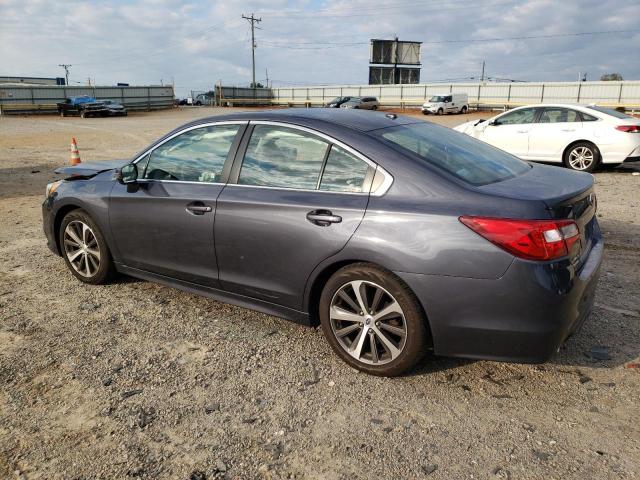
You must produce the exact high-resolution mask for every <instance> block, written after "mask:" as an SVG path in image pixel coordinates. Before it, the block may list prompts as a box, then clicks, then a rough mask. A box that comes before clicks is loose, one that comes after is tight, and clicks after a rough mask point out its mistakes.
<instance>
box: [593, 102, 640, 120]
mask: <svg viewBox="0 0 640 480" xmlns="http://www.w3.org/2000/svg"><path fill="white" fill-rule="evenodd" d="M586 108H589V109H591V110H595V111H596V112H600V113H606V114H607V115H611V116H612V117H616V118H625V119H626V118H631V119H633V120H636V118H635V117H632V116H631V115H627V114H626V113H622V112H618V111H617V110H614V109H612V108H605V107H598V106H595V105H590V106H588V107H586Z"/></svg>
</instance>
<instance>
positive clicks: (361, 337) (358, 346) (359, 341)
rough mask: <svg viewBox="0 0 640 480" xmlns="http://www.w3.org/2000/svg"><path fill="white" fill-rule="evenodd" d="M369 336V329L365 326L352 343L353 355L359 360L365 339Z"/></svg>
mask: <svg viewBox="0 0 640 480" xmlns="http://www.w3.org/2000/svg"><path fill="white" fill-rule="evenodd" d="M367 336H368V334H367V329H366V328H363V329H362V330H360V333H359V334H358V336H357V337H356V339H355V340H354V341H353V344H352V345H354V346H353V348H352V349H351V355H353V356H354V357H355V358H356V359H358V360H360V357H361V356H362V347H363V346H364V341H365V340H366V339H367Z"/></svg>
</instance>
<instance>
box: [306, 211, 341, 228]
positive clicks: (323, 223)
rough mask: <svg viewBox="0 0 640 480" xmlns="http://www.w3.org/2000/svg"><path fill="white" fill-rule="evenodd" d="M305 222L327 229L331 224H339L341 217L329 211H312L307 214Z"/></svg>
mask: <svg viewBox="0 0 640 480" xmlns="http://www.w3.org/2000/svg"><path fill="white" fill-rule="evenodd" d="M307 220H309V221H310V222H311V223H313V224H314V225H318V226H320V227H328V226H329V225H331V224H332V223H340V222H341V221H342V217H340V216H338V215H334V214H333V213H331V211H330V210H312V211H310V212H309V213H307Z"/></svg>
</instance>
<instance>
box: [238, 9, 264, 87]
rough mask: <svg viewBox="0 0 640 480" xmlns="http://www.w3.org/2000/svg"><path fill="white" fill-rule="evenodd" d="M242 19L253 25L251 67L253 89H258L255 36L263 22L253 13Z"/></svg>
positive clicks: (243, 16)
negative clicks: (258, 26)
mask: <svg viewBox="0 0 640 480" xmlns="http://www.w3.org/2000/svg"><path fill="white" fill-rule="evenodd" d="M242 18H244V19H245V20H247V21H248V22H249V23H250V24H251V67H252V70H253V84H252V86H253V88H256V35H255V28H256V23H259V22H261V21H262V18H256V17H254V16H253V13H252V14H251V16H250V17H247V16H245V15H242Z"/></svg>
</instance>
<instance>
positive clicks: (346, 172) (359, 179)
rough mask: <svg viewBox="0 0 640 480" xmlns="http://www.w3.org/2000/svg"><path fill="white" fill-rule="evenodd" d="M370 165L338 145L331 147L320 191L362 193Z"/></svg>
mask: <svg viewBox="0 0 640 480" xmlns="http://www.w3.org/2000/svg"><path fill="white" fill-rule="evenodd" d="M368 168H369V165H367V164H366V163H365V162H363V161H362V160H360V159H359V158H358V157H356V156H355V155H353V154H351V153H349V152H347V151H346V150H345V149H344V148H341V147H339V146H337V145H333V146H332V147H331V151H330V152H329V156H328V157H327V163H326V165H325V167H324V171H323V172H322V180H321V181H320V190H328V191H332V192H362V191H364V182H365V177H366V175H367V169H368Z"/></svg>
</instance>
